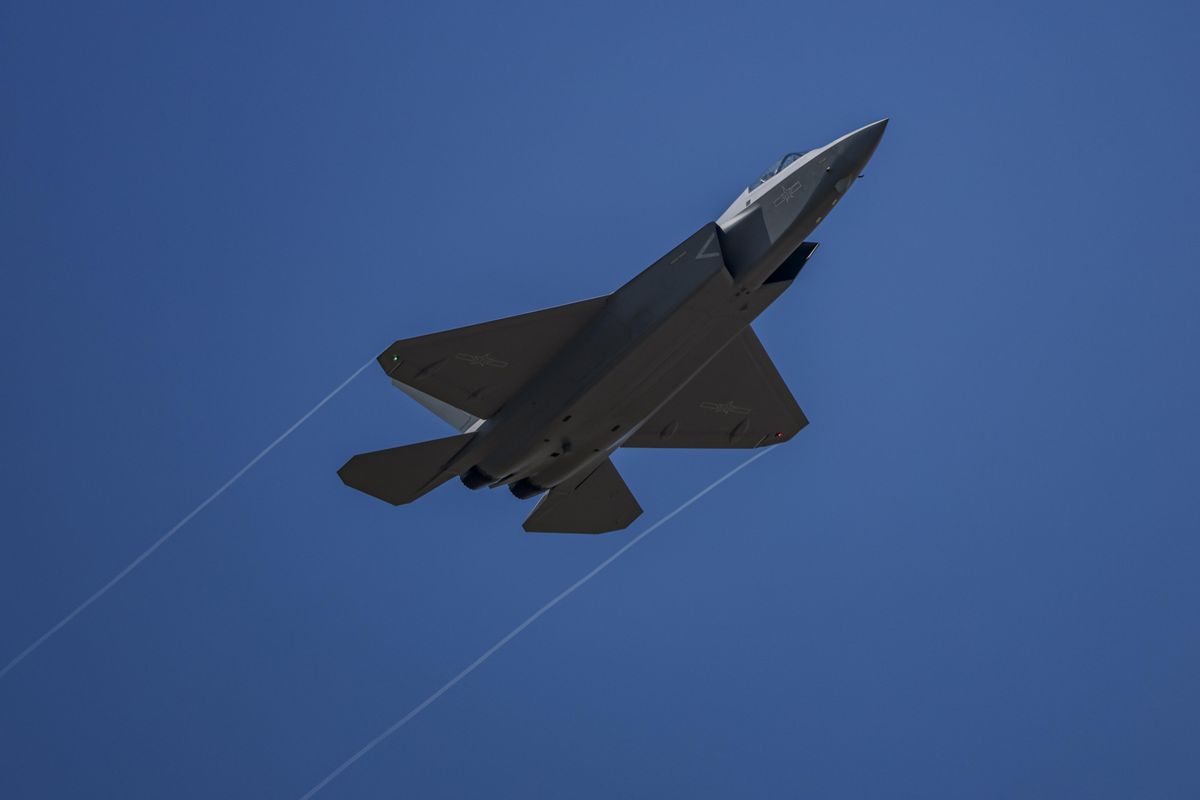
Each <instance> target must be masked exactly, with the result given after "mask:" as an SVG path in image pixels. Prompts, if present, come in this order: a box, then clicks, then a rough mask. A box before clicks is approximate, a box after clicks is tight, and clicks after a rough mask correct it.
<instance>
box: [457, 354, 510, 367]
mask: <svg viewBox="0 0 1200 800" xmlns="http://www.w3.org/2000/svg"><path fill="white" fill-rule="evenodd" d="M454 357H455V358H457V359H458V360H459V361H465V362H467V363H468V364H470V365H471V366H472V367H496V368H497V369H504V368H505V367H507V366H508V362H507V361H501V360H500V359H498V358H492V354H491V353H482V354H480V355H472V354H471V353H458V354H457V355H455V356H454Z"/></svg>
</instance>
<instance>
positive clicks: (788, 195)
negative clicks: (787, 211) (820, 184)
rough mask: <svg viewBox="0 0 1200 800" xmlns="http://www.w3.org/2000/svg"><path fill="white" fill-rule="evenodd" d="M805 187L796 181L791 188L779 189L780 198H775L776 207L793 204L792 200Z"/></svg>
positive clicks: (783, 187)
mask: <svg viewBox="0 0 1200 800" xmlns="http://www.w3.org/2000/svg"><path fill="white" fill-rule="evenodd" d="M803 188H804V187H803V186H801V185H800V181H796V182H795V183H793V184H792V185H791V186H782V187H780V189H779V196H778V197H776V198H775V205H776V206H781V205H783V204H784V203H790V202H792V198H793V197H795V196H796V195H798V194H799V193H800V190H801V189H803Z"/></svg>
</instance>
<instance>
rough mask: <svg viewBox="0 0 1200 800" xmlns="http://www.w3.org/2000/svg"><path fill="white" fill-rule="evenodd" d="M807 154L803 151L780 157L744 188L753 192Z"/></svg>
mask: <svg viewBox="0 0 1200 800" xmlns="http://www.w3.org/2000/svg"><path fill="white" fill-rule="evenodd" d="M807 152H809V151H808V150H805V151H804V152H802V153H788V154H787V155H786V156H782V157H781V158H780V159H779V160H778V161H776V162H775V163H774V164H772V165H771V168H770V169H768V170H767V171H766V172H764V173H763V174H762V175H760V176H759V178H758V180H756V181H755V182H754V183H752V184H750V185H749V186H748V187H746V188H748V189H749V190H750V191H754V190H755V189H757V188H758V187H759V186H761V185H763V184H764V183H766V182H767V181H769V180H771V178H774V177H775V176H776V175H778V174H779V173H780V172H781V171H782V170H783V169H784V167H786V166H788V165H789V164H791V163H792V162H793V161H795V160H796V159H797V158H800V157H801V156H803V155H804V153H807Z"/></svg>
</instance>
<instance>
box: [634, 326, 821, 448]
mask: <svg viewBox="0 0 1200 800" xmlns="http://www.w3.org/2000/svg"><path fill="white" fill-rule="evenodd" d="M807 424H808V419H807V418H806V417H805V416H804V412H803V411H801V410H800V406H799V405H797V404H796V400H795V398H794V397H792V393H791V392H790V391H789V390H788V388H787V385H786V384H785V383H784V382H783V378H781V377H780V376H779V372H778V371H777V370H776V369H775V365H774V364H772V363H771V358H770V356H768V355H767V351H766V350H764V349H763V346H762V342H760V341H759V340H758V336H756V335H755V333H754V329H753V328H751V327H749V326H747V327H746V328H745V329H744V330H743V331H742V332H741V333H740V334H738V335H737V337H736V338H734V340H733V341H731V342H730V343H729V344H728V345H726V346H725V348H724V349H723V350H721V352H719V353H717V355H716V356H714V357H713V360H712V361H710V362H708V364H706V365H705V366H704V368H703V369H701V370H700V372H699V373H698V374H697V375H696V376H695V377H693V378H692V379H691V380H690V381H688V382H687V384H685V385H684V387H683V388H682V389H680V390H679V391H678V392H677V393H676V394H675V396H674V397H672V398H671V399H670V400H668V401H667V403H666V405H664V406H663V407H662V408H660V409H659V410H658V411H657V412H656V413H655V414H654V416H652V417H651V418H650V419H649V420H647V421H646V423H645V424H644V425H642V427H641V428H639V429H638V431H637V433H635V434H634V435H633V436H631V437H630V438H629V439H628V440H627V441H626V442H625V444H624V445H623V446H624V447H714V448H715V447H759V446H762V445H768V444H777V443H779V442H786V441H787V440H788V439H790V438H792V437H793V436H794V435H796V433H797V432H798V431H799V430H800V429H801V428H803V427H804V426H805V425H807Z"/></svg>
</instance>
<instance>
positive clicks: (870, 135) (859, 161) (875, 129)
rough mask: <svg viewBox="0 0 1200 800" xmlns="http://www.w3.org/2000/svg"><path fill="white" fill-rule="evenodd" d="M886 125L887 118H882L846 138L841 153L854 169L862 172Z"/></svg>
mask: <svg viewBox="0 0 1200 800" xmlns="http://www.w3.org/2000/svg"><path fill="white" fill-rule="evenodd" d="M887 125H888V118H887V117H884V118H883V119H881V120H879V121H878V122H872V123H871V124H870V125H865V126H863V127H861V128H859V129H858V130H856V131H854V132H853V133H851V134H850V135H848V136H847V137H846V141H845V149H844V150H843V151H842V153H843V155H844V156H845V157H846V160H847V161H849V162H851V163H852V164H853V165H854V168H855V169H857V170H862V168H863V167H865V166H866V165H867V162H868V161H870V160H871V156H872V155H874V153H875V148H876V147H878V146H879V140H880V139H882V138H883V132H884V131H885V130H886V129H887Z"/></svg>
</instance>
